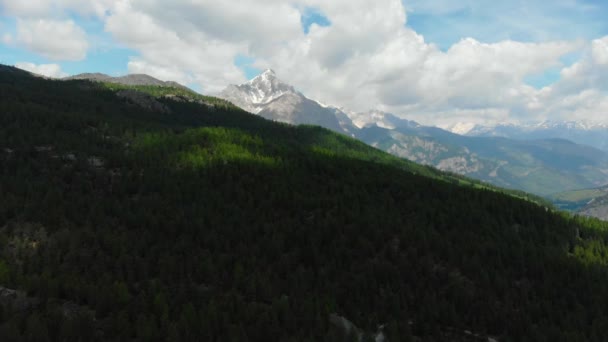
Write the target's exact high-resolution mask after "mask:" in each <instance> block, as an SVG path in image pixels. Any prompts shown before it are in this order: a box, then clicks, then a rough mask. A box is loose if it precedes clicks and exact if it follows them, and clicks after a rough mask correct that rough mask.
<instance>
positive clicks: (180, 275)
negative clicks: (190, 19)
mask: <svg viewBox="0 0 608 342" xmlns="http://www.w3.org/2000/svg"><path fill="white" fill-rule="evenodd" d="M125 87H126V86H116V87H114V86H112V85H108V84H101V83H91V82H88V81H79V80H76V81H51V80H44V79H41V78H36V77H33V76H31V75H29V74H27V73H25V72H21V71H19V70H17V69H13V68H10V67H1V68H0V203H1V204H2V205H0V341H22V340H25V341H353V340H370V339H372V338H374V337H378V336H379V334H381V335H383V336H385V338H386V339H387V340H388V341H481V340H488V338H489V337H491V338H493V339H496V340H498V341H603V340H605V336H606V331H608V306H607V305H606V303H608V287H607V286H606V284H608V248H607V247H606V243H607V242H608V233H607V228H608V227H607V226H606V224H604V223H601V222H599V221H594V220H587V219H578V218H569V217H566V216H565V215H562V214H560V213H555V212H553V211H552V210H551V209H550V208H547V207H546V206H545V205H539V204H537V203H535V202H533V201H528V200H522V199H519V198H517V197H515V196H512V195H507V194H505V193H503V192H501V191H496V189H490V188H488V187H486V186H483V185H480V184H474V183H472V182H469V181H467V180H465V179H462V178H456V177H453V176H449V175H445V174H441V173H439V172H438V171H436V170H433V169H430V168H427V167H422V166H419V165H416V164H413V163H409V162H405V161H402V160H400V159H397V158H395V157H392V156H390V155H388V154H385V153H383V152H380V151H378V150H375V149H373V148H371V147H368V146H366V145H364V144H363V143H360V142H357V141H355V140H353V139H350V138H348V137H344V136H341V135H337V134H335V133H332V132H330V131H328V130H325V129H322V128H318V127H312V126H299V127H294V126H289V125H285V124H278V123H273V122H270V121H266V120H264V119H262V118H259V117H256V116H254V115H251V114H248V113H246V112H243V111H242V110H240V109H239V108H236V107H234V106H232V105H231V104H230V103H228V102H225V101H222V100H218V99H213V98H208V97H202V96H197V95H193V94H188V92H187V91H184V90H183V89H181V90H179V89H178V88H175V89H173V90H172V88H154V87H136V89H134V88H133V87H130V88H128V89H125ZM520 195H521V196H522V197H525V195H523V194H520ZM346 320H348V321H350V322H352V324H354V326H356V328H355V327H353V326H351V325H350V324H346V322H347V321H346ZM349 328H350V329H349Z"/></svg>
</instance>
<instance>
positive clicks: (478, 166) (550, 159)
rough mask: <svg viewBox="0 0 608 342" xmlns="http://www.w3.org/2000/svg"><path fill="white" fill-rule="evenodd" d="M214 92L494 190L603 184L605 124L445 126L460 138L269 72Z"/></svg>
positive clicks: (607, 175)
mask: <svg viewBox="0 0 608 342" xmlns="http://www.w3.org/2000/svg"><path fill="white" fill-rule="evenodd" d="M219 97H221V98H224V99H226V100H228V101H231V102H232V103H234V104H236V105H237V106H240V107H242V108H243V109H245V110H248V111H250V112H252V113H256V114H258V115H260V116H262V117H264V118H267V119H271V120H275V121H280V122H286V123H291V124H302V123H305V124H314V125H320V126H323V127H326V128H328V129H331V130H333V131H336V132H340V133H343V134H346V135H349V136H352V137H355V138H357V139H359V140H361V141H363V142H365V143H367V144H369V145H371V146H374V147H377V148H379V149H382V150H384V151H387V152H389V153H391V154H393V155H395V156H398V157H401V158H406V159H409V160H411V161H414V162H417V163H421V164H425V165H432V166H434V167H436V168H438V169H440V170H443V171H449V172H453V173H457V174H461V175H466V176H468V177H471V178H475V179H479V180H482V181H485V182H488V183H491V184H494V185H497V186H500V187H505V188H512V189H519V190H523V191H527V192H531V193H534V194H538V195H542V196H547V195H551V194H555V193H561V192H564V191H572V190H578V189H586V188H593V187H597V186H603V185H605V184H608V152H607V150H606V148H607V145H606V144H607V143H608V128H607V127H605V126H592V127H586V126H583V125H578V126H577V125H573V124H572V123H570V124H565V123H564V124H561V125H559V124H553V125H549V124H548V123H545V124H544V125H536V126H533V127H525V126H522V127H518V126H506V125H503V126H496V127H494V128H493V129H491V128H489V127H481V126H474V125H459V126H457V127H451V128H452V130H453V131H456V132H459V133H467V134H466V135H460V134H456V133H452V132H450V131H448V130H444V129H441V128H438V127H428V126H423V125H420V124H418V123H416V122H414V121H409V120H405V119H402V118H400V117H398V116H396V115H393V114H389V113H383V112H380V111H367V112H352V111H347V110H343V109H340V108H337V107H334V106H327V105H323V104H321V103H319V102H316V101H314V100H311V99H308V98H306V97H305V96H304V95H303V94H301V93H300V92H298V91H296V90H295V89H294V87H292V86H290V85H288V84H285V83H284V82H281V81H280V80H279V79H278V78H277V76H276V74H275V73H274V72H273V71H272V70H266V71H265V72H264V73H262V74H261V75H259V76H258V77H256V78H254V79H253V80H251V81H250V82H247V83H245V84H242V85H231V86H229V87H228V88H226V89H225V90H224V91H223V92H221V93H220V95H219ZM463 126H464V127H466V128H468V129H467V130H465V131H463V130H462V127H463ZM569 139H571V140H572V141H571V140H569ZM573 141H574V142H573Z"/></svg>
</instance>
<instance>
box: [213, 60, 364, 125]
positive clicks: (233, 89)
mask: <svg viewBox="0 0 608 342" xmlns="http://www.w3.org/2000/svg"><path fill="white" fill-rule="evenodd" d="M218 96H219V97H220V98H223V99H226V100H228V101H231V102H232V103H234V104H235V105H237V106H239V107H241V108H243V109H244V110H247V111H249V112H251V113H255V114H258V115H260V116H261V117H263V118H266V119H269V120H273V121H279V122H285V123H289V124H296V125H297V124H310V125H318V126H321V127H325V128H328V129H330V130H333V131H335V132H340V133H346V134H352V133H353V131H354V130H355V126H354V125H353V123H352V122H351V120H350V119H349V117H348V116H347V115H346V114H344V113H343V112H341V111H340V110H339V109H337V108H332V107H325V106H323V105H321V104H320V103H318V102H316V101H313V100H310V99H308V98H307V97H305V96H304V95H302V93H300V92H298V91H296V90H295V89H294V88H293V87H292V86H290V85H288V84H286V83H284V82H282V81H281V80H279V79H278V78H277V76H276V74H275V72H274V71H273V70H270V69H269V70H266V71H264V72H263V73H262V74H260V75H259V76H257V77H255V78H254V79H252V80H251V81H249V82H247V83H245V84H241V85H230V86H228V87H227V88H226V89H224V90H223V91H222V92H221V93H220V94H219V95H218Z"/></svg>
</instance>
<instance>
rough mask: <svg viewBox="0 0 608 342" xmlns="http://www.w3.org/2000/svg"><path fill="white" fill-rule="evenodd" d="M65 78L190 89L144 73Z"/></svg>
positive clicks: (81, 75) (96, 74)
mask: <svg viewBox="0 0 608 342" xmlns="http://www.w3.org/2000/svg"><path fill="white" fill-rule="evenodd" d="M63 79H64V80H67V81H70V80H88V81H94V82H106V83H115V84H122V85H127V86H160V87H174V88H183V89H188V88H186V87H185V86H183V85H181V84H179V83H177V82H173V81H167V82H165V81H161V80H158V79H156V78H154V77H151V76H149V75H144V74H130V75H126V76H120V77H112V76H109V75H105V74H100V73H84V74H78V75H74V76H69V77H65V78H63Z"/></svg>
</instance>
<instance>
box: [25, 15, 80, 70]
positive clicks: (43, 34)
mask: <svg viewBox="0 0 608 342" xmlns="http://www.w3.org/2000/svg"><path fill="white" fill-rule="evenodd" d="M14 42H15V43H16V44H18V45H19V46H22V47H24V48H26V49H28V50H30V51H33V52H35V53H38V54H40V55H42V56H45V57H47V58H50V59H52V60H69V61H78V60H82V59H84V58H85V57H86V53H87V49H88V47H89V43H88V41H87V38H86V33H85V32H84V30H83V29H82V28H80V27H79V26H78V25H76V24H75V23H74V21H73V20H46V19H18V20H17V34H16V37H15V39H14Z"/></svg>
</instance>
